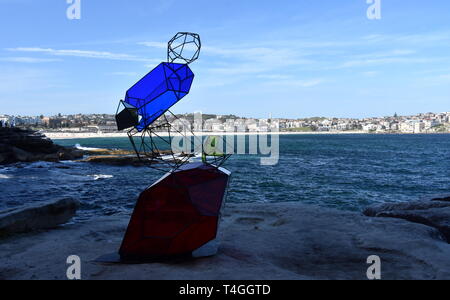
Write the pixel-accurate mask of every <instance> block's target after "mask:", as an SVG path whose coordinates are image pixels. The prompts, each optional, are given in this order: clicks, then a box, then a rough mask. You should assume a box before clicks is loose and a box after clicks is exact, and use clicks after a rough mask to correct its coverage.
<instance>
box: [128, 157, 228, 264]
mask: <svg viewBox="0 0 450 300" xmlns="http://www.w3.org/2000/svg"><path fill="white" fill-rule="evenodd" d="M230 174H231V173H230V172H228V171H227V170H225V169H223V168H217V167H215V166H212V165H210V164H205V163H190V164H187V165H184V166H182V167H181V168H180V169H178V170H176V171H174V172H172V173H168V174H166V175H165V176H163V177H162V178H161V179H160V180H159V181H158V182H156V183H155V184H153V185H152V186H151V187H149V188H148V189H147V190H145V191H144V192H143V193H142V194H141V195H140V197H139V199H138V202H137V205H136V207H135V209H134V212H133V215H132V217H131V220H130V223H129V225H128V229H127V232H126V234H125V238H124V240H123V242H122V246H121V248H120V251H119V254H120V256H121V259H122V260H143V259H154V258H158V257H168V256H173V255H182V254H189V253H193V252H194V251H196V250H197V251H198V249H201V248H202V247H203V246H205V245H207V244H208V243H210V242H211V241H214V240H215V239H216V236H217V231H218V226H219V221H220V210H221V208H222V205H223V203H224V201H225V200H224V199H225V194H226V189H227V187H228V181H229V178H230Z"/></svg>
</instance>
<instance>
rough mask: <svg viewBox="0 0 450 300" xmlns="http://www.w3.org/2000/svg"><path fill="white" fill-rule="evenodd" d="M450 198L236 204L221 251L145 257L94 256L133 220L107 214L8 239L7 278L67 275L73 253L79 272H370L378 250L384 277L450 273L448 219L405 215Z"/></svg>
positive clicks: (114, 275)
mask: <svg viewBox="0 0 450 300" xmlns="http://www.w3.org/2000/svg"><path fill="white" fill-rule="evenodd" d="M436 203H437V204H436ZM446 204H448V203H446V202H443V201H438V202H435V201H431V202H430V201H425V202H421V204H420V203H419V202H416V203H415V204H410V206H408V204H407V203H405V204H392V205H385V206H382V207H373V208H369V209H368V210H366V212H365V213H366V214H367V215H372V216H374V217H368V216H366V215H363V214H361V213H357V212H346V211H339V210H333V209H326V208H321V207H316V206H312V205H304V204H300V203H278V204H274V203H273V204H230V205H228V206H227V207H226V208H225V214H224V218H223V222H222V227H221V233H220V237H221V240H222V242H221V246H220V250H219V254H218V255H216V256H214V257H210V258H205V259H199V260H181V261H180V260H177V261H172V262H170V261H164V262H155V263H147V264H141V265H126V264H123V265H119V264H99V263H95V262H94V260H96V259H97V258H98V257H100V256H102V255H104V254H109V253H114V252H116V251H117V249H118V248H119V246H120V243H121V240H122V237H123V234H124V232H125V229H126V227H127V224H128V220H129V216H128V215H122V216H111V217H101V218H97V219H95V220H92V221H88V222H85V223H79V224H71V225H65V226H59V227H57V228H56V229H53V230H40V231H39V232H38V233H27V234H19V235H14V236H10V237H7V238H4V239H2V240H1V241H0V279H61V280H64V279H66V277H65V276H66V275H65V269H66V267H67V266H66V259H67V257H68V256H69V255H78V256H80V258H81V259H82V279H175V280H178V279H180V280H181V279H186V278H190V279H198V280H207V279H217V280H226V279H236V280H239V279H249V280H264V279H267V280H274V279H275V280H277V279H356V280H365V279H367V277H366V271H367V268H368V265H367V258H368V257H369V256H371V255H378V256H379V257H380V258H381V261H382V279H418V280H422V279H447V280H448V279H450V245H449V244H448V242H447V240H446V238H445V232H442V228H441V226H439V228H438V226H434V225H433V226H429V225H423V224H422V223H423V222H417V221H416V220H415V219H413V220H412V221H409V220H408V218H405V217H403V215H402V214H401V212H404V214H408V215H409V214H412V212H414V213H417V214H418V213H419V212H422V211H428V212H427V216H428V217H429V218H430V220H433V219H434V217H432V215H433V214H435V215H436V218H437V219H440V220H444V219H445V218H446V219H447V220H448V219H449V218H450V214H449V210H448V208H449V206H447V205H446ZM389 211H391V212H395V216H394V214H393V213H392V214H388V212H389ZM385 214H387V215H385ZM420 214H422V213H420ZM423 214H425V213H423Z"/></svg>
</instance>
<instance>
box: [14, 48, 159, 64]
mask: <svg viewBox="0 0 450 300" xmlns="http://www.w3.org/2000/svg"><path fill="white" fill-rule="evenodd" d="M7 50H8V51H12V52H27V53H45V54H48V55H53V56H72V57H84V58H95V59H109V60H124V61H139V62H151V61H153V59H148V58H143V57H138V56H134V55H130V54H122V53H112V52H108V51H91V50H57V49H52V48H26V47H18V48H8V49H7Z"/></svg>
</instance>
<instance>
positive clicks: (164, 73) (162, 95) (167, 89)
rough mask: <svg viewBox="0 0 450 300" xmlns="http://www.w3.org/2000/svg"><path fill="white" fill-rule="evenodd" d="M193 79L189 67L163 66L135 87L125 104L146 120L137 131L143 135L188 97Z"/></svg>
mask: <svg viewBox="0 0 450 300" xmlns="http://www.w3.org/2000/svg"><path fill="white" fill-rule="evenodd" d="M193 79H194V73H193V72H192V71H191V69H190V68H189V66H188V65H186V64H176V63H161V64H160V65H158V66H157V67H156V68H155V69H153V70H152V71H151V72H150V73H148V74H147V75H146V76H144V77H143V78H142V79H141V80H140V81H139V82H138V83H136V84H135V85H134V86H133V87H131V88H130V89H129V90H128V91H127V94H126V97H125V102H126V103H129V104H131V105H133V106H135V107H137V108H138V112H139V114H140V115H141V116H142V120H141V122H140V124H139V125H138V126H136V128H137V129H138V130H139V131H142V130H143V129H145V127H147V126H149V125H151V124H152V123H153V122H154V121H155V120H156V119H158V118H159V117H160V116H161V115H163V114H164V113H165V112H166V111H167V110H168V109H169V108H170V107H172V106H173V105H174V104H175V103H177V102H178V101H180V100H181V99H182V98H183V97H184V96H186V95H187V94H188V93H189V91H190V89H191V86H192V82H193Z"/></svg>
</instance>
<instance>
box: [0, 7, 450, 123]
mask: <svg viewBox="0 0 450 300" xmlns="http://www.w3.org/2000/svg"><path fill="white" fill-rule="evenodd" d="M81 4H82V7H81V20H68V19H67V17H66V9H67V7H68V4H67V3H66V0H39V1H36V0H0V36H1V40H0V70H1V72H0V114H1V113H6V114H22V115H25V114H28V115H30V114H32V115H37V114H46V115H49V114H56V113H114V112H115V109H116V105H117V103H118V100H120V99H121V98H123V97H124V94H125V91H126V90H127V89H128V88H129V87H131V86H132V85H133V84H134V83H135V82H136V81H137V80H139V79H140V78H141V77H142V76H143V75H145V74H146V73H147V72H149V71H150V70H151V69H153V68H154V67H155V66H156V65H157V64H158V63H159V62H161V61H164V60H165V59H166V49H165V48H166V46H165V43H166V42H167V41H168V40H169V39H170V38H171V37H172V36H173V35H174V34H175V33H176V32H178V31H192V32H197V33H199V34H200V35H201V37H202V43H203V46H204V47H203V49H202V53H201V55H200V59H199V60H198V61H196V62H195V63H193V64H192V65H191V68H192V70H193V71H194V73H195V74H196V78H195V81H194V85H193V88H192V90H191V93H190V94H189V95H188V96H187V97H186V98H184V99H183V100H182V101H181V102H180V103H178V104H177V105H176V106H175V107H174V109H173V110H174V112H176V113H184V112H193V111H202V112H204V113H217V114H228V113H233V114H237V115H240V116H253V117H267V116H268V115H269V114H270V113H272V115H273V116H274V117H289V118H297V117H311V116H337V117H366V116H385V115H393V114H394V113H395V112H397V113H398V114H414V113H419V112H428V111H434V112H440V111H450V1H444V0H430V1H419V0H411V1H408V0H382V19H381V20H369V19H368V18H367V17H366V11H367V8H368V6H369V5H368V4H367V3H366V0H341V1H336V0H290V1H286V0H279V1H273V0H233V1H231V0H229V1H225V0H223V1H211V0H208V1H205V0H189V1H185V0H132V1H117V0H81Z"/></svg>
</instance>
